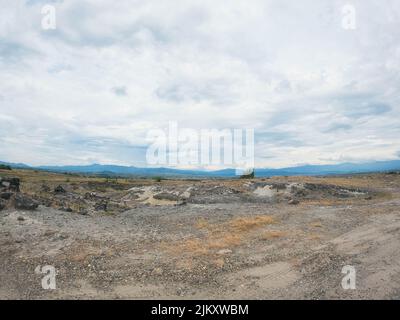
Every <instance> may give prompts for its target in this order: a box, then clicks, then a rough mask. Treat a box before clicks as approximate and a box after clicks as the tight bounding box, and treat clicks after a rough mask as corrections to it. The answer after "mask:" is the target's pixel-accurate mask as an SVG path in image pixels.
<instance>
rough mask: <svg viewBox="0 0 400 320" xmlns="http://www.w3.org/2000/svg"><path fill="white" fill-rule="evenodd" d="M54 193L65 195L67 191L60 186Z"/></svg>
mask: <svg viewBox="0 0 400 320" xmlns="http://www.w3.org/2000/svg"><path fill="white" fill-rule="evenodd" d="M54 192H55V193H65V192H66V191H65V189H64V188H63V187H62V186H61V185H59V186H57V187H56V188H55V189H54Z"/></svg>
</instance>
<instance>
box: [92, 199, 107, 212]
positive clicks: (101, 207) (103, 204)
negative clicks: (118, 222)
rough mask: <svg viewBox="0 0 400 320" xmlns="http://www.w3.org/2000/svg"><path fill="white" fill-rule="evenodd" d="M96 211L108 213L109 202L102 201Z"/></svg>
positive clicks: (97, 205) (96, 205)
mask: <svg viewBox="0 0 400 320" xmlns="http://www.w3.org/2000/svg"><path fill="white" fill-rule="evenodd" d="M94 210H96V211H107V202H106V201H100V202H98V203H96V204H95V206H94Z"/></svg>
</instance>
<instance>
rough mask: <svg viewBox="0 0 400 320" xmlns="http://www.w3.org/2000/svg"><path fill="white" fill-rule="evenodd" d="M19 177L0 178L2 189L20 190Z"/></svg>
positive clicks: (0, 188) (0, 187)
mask: <svg viewBox="0 0 400 320" xmlns="http://www.w3.org/2000/svg"><path fill="white" fill-rule="evenodd" d="M19 184H20V180H19V179H18V178H0V190H3V191H14V192H19Z"/></svg>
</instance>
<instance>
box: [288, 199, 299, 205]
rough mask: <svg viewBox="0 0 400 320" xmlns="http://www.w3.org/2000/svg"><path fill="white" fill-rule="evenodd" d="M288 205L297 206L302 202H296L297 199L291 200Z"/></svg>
mask: <svg viewBox="0 0 400 320" xmlns="http://www.w3.org/2000/svg"><path fill="white" fill-rule="evenodd" d="M288 203H289V204H291V205H297V204H299V203H300V201H299V200H296V199H290V200H289V201H288Z"/></svg>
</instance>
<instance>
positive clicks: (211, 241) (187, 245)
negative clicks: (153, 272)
mask: <svg viewBox="0 0 400 320" xmlns="http://www.w3.org/2000/svg"><path fill="white" fill-rule="evenodd" d="M272 223H275V219H274V218H273V217H271V216H252V217H250V216H248V217H238V218H234V219H233V220H229V221H227V222H224V223H219V224H213V225H211V224H209V222H208V221H207V220H206V219H204V218H201V219H199V220H198V221H197V222H196V223H195V227H196V228H197V229H200V230H203V231H205V235H204V237H193V238H190V239H186V240H184V241H182V242H180V243H164V244H163V246H162V247H163V249H165V250H167V251H168V252H171V253H173V254H176V255H182V254H183V255H189V256H202V255H210V254H214V253H216V252H217V251H218V250H221V249H227V248H234V247H237V246H240V245H241V244H242V243H243V242H244V241H246V240H247V239H249V238H250V236H251V231H252V230H254V229H257V228H261V227H263V226H265V225H269V224H272Z"/></svg>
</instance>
